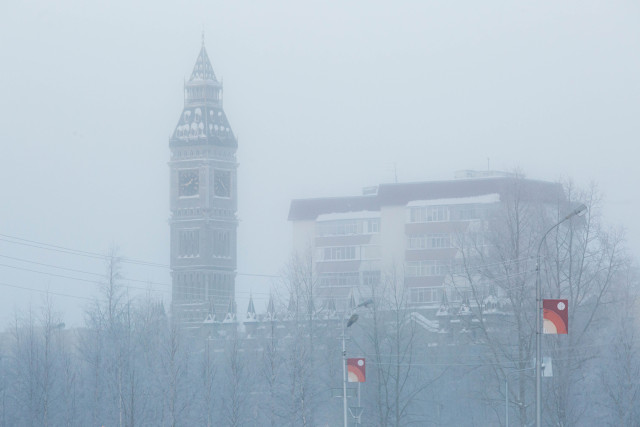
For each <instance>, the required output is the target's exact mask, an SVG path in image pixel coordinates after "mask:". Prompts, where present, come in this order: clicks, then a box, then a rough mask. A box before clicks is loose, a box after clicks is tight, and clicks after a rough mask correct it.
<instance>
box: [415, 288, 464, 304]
mask: <svg viewBox="0 0 640 427" xmlns="http://www.w3.org/2000/svg"><path fill="white" fill-rule="evenodd" d="M444 292H445V289H444V288H442V287H439V288H411V291H410V296H409V298H410V301H411V302H412V303H417V304H420V303H422V304H425V303H440V302H442V295H443V294H444ZM446 293H447V301H448V302H450V303H452V302H460V301H462V300H463V299H464V295H465V294H467V296H468V290H459V289H452V288H449V289H447V290H446Z"/></svg>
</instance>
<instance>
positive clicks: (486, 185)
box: [289, 170, 563, 309]
mask: <svg viewBox="0 0 640 427" xmlns="http://www.w3.org/2000/svg"><path fill="white" fill-rule="evenodd" d="M515 191H518V192H519V194H520V196H519V197H523V199H524V200H526V199H530V200H535V201H543V202H545V203H556V202H557V201H558V200H559V199H561V198H563V191H562V187H561V185H559V184H556V183H551V182H545V181H537V180H530V179H523V178H522V177H518V176H515V175H514V174H510V173H505V172H497V171H484V172H478V171H468V170H465V171H459V172H457V173H456V174H455V179H452V180H443V181H426V182H411V183H393V184H380V185H378V186H377V187H369V188H365V189H364V190H363V193H362V195H358V196H350V197H328V198H316V199H297V200H293V201H292V202H291V206H290V210H289V221H291V223H292V225H293V246H294V249H295V251H297V252H299V253H309V254H310V255H311V259H312V262H313V271H314V275H315V278H316V282H317V292H316V295H317V296H318V298H319V299H320V300H321V303H325V304H335V306H336V307H337V308H338V309H341V308H344V307H346V306H347V305H348V303H349V300H350V299H351V298H353V295H356V296H357V297H360V298H361V297H364V296H366V295H368V294H370V292H371V286H375V285H378V284H380V283H381V281H383V280H389V277H393V278H394V279H393V280H395V281H397V282H401V283H402V286H403V291H404V295H405V296H406V299H407V302H408V304H409V305H410V306H413V307H424V308H437V307H438V306H439V305H440V303H441V302H442V300H443V295H444V294H446V297H447V299H448V301H460V300H461V299H462V298H464V292H463V290H461V289H460V288H459V287H454V286H451V283H450V282H451V280H450V277H451V273H452V272H454V271H455V269H456V268H458V267H459V260H460V247H461V246H460V245H461V242H462V241H467V242H469V241H470V242H473V244H474V245H480V246H481V245H483V244H485V242H484V238H485V230H486V224H487V221H488V219H490V218H491V217H492V215H495V213H496V211H497V209H499V208H500V206H501V203H504V202H505V200H507V199H508V198H509V197H512V195H513V193H514V192H515Z"/></svg>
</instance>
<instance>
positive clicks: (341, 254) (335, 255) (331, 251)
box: [322, 246, 356, 261]
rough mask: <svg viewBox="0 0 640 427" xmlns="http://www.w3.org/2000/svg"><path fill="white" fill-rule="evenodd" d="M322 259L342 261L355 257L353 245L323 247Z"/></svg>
mask: <svg viewBox="0 0 640 427" xmlns="http://www.w3.org/2000/svg"><path fill="white" fill-rule="evenodd" d="M322 259H323V261H344V260H352V259H356V247H355V246H338V247H332V248H324V249H323V257H322Z"/></svg>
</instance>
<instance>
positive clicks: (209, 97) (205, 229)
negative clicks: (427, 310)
mask: <svg viewBox="0 0 640 427" xmlns="http://www.w3.org/2000/svg"><path fill="white" fill-rule="evenodd" d="M184 95H185V101H184V108H183V110H182V114H181V115H180V119H179V120H178V124H177V125H176V127H175V130H174V132H173V135H172V136H171V138H170V140H169V148H170V151H171V158H170V161H169V167H170V169H171V182H170V209H171V215H170V220H169V224H170V230H171V231H170V233H171V247H170V252H171V254H170V255H171V256H170V258H171V277H172V309H173V315H174V316H176V318H177V319H178V321H179V323H180V324H181V325H182V326H184V327H194V328H195V327H199V326H200V325H201V324H202V322H203V321H204V320H205V319H206V317H207V314H208V313H209V311H210V308H211V307H212V306H213V307H214V308H215V310H216V312H218V313H223V312H224V310H225V309H226V306H227V303H228V302H229V300H230V298H233V297H235V276H236V265H237V262H236V253H237V250H236V235H237V233H236V230H237V225H238V221H237V218H236V210H237V187H236V183H237V167H238V165H237V161H236V149H237V146H238V143H237V140H236V137H235V136H234V134H233V131H232V130H231V126H230V125H229V121H228V120H227V116H226V114H225V112H224V109H223V107H222V83H221V82H219V81H218V79H217V78H216V75H215V73H214V71H213V67H212V66H211V61H209V56H208V55H207V50H206V49H205V46H204V34H203V40H202V47H201V49H200V53H199V54H198V57H197V59H196V63H195V66H194V67H193V71H192V72H191V77H190V78H189V80H188V81H187V82H185V84H184Z"/></svg>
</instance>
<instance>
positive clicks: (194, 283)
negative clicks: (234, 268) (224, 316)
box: [173, 272, 233, 301]
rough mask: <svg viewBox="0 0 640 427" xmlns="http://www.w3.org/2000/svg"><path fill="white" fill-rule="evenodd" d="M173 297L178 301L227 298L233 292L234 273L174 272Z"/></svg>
mask: <svg viewBox="0 0 640 427" xmlns="http://www.w3.org/2000/svg"><path fill="white" fill-rule="evenodd" d="M173 289H174V291H173V297H174V298H175V299H176V301H207V300H210V299H213V300H214V301H220V300H223V301H224V300H226V299H228V298H230V296H231V295H232V292H233V275H231V274H225V273H208V272H190V273H174V276H173Z"/></svg>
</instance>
